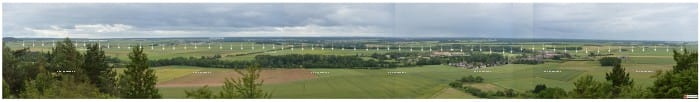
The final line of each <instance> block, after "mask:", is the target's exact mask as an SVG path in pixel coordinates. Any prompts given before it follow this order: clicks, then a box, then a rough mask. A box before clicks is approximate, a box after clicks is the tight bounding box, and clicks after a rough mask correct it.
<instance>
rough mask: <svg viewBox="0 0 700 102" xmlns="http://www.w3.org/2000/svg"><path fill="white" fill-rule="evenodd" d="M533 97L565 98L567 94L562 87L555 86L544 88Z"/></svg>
mask: <svg viewBox="0 0 700 102" xmlns="http://www.w3.org/2000/svg"><path fill="white" fill-rule="evenodd" d="M535 97H536V98H551V99H557V98H567V97H568V94H567V93H566V91H565V90H564V89H562V88H558V87H557V88H545V89H544V90H542V91H540V92H539V93H537V94H536V96H535Z"/></svg>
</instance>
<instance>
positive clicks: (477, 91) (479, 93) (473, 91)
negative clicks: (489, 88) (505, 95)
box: [462, 86, 489, 98]
mask: <svg viewBox="0 0 700 102" xmlns="http://www.w3.org/2000/svg"><path fill="white" fill-rule="evenodd" d="M462 90H463V91H464V92H467V93H470V94H472V95H474V96H477V97H481V98H488V97H489V93H488V92H483V91H481V89H479V88H475V87H471V86H465V87H463V88H462Z"/></svg>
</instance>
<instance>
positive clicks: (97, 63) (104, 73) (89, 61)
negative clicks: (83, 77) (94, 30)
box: [82, 44, 116, 95]
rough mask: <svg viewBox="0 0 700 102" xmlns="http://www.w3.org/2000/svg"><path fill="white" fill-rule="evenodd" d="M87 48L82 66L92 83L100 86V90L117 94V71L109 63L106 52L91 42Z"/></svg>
mask: <svg viewBox="0 0 700 102" xmlns="http://www.w3.org/2000/svg"><path fill="white" fill-rule="evenodd" d="M87 49H88V50H87V52H85V61H84V63H83V66H82V67H83V70H85V72H86V74H87V76H88V78H89V79H90V83H91V84H93V85H95V86H96V87H98V88H99V89H100V92H103V93H109V94H112V95H115V94H116V91H115V90H116V89H115V86H116V85H115V83H116V82H115V81H116V79H115V75H116V73H115V72H114V71H113V70H112V67H110V66H109V65H108V63H107V61H106V58H107V56H105V52H104V51H103V50H102V48H100V46H99V45H97V44H89V45H88V48H87Z"/></svg>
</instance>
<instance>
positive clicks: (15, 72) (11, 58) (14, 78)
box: [2, 43, 29, 96]
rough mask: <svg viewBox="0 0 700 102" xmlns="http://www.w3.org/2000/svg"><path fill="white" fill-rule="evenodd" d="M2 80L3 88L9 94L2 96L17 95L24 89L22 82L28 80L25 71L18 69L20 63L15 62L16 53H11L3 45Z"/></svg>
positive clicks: (4, 93)
mask: <svg viewBox="0 0 700 102" xmlns="http://www.w3.org/2000/svg"><path fill="white" fill-rule="evenodd" d="M2 50H3V51H2V68H3V70H2V76H3V77H2V78H3V81H4V82H3V87H7V88H8V90H9V92H4V90H3V96H5V95H8V96H11V95H17V94H18V93H20V92H21V91H22V90H23V89H24V80H26V79H29V77H28V76H29V75H27V70H26V69H25V68H20V65H19V64H20V62H19V61H18V60H17V57H18V56H17V54H15V53H17V52H19V51H22V50H19V51H13V50H11V49H10V48H8V47H7V46H5V44H4V43H3V48H2Z"/></svg>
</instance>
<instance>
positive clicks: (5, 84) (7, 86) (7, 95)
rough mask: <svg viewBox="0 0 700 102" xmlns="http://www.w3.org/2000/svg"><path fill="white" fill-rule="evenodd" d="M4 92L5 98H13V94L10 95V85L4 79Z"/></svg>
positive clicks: (3, 96)
mask: <svg viewBox="0 0 700 102" xmlns="http://www.w3.org/2000/svg"><path fill="white" fill-rule="evenodd" d="M2 93H3V94H2V98H3V99H8V98H12V96H11V95H10V85H7V82H5V80H4V79H3V80H2Z"/></svg>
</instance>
